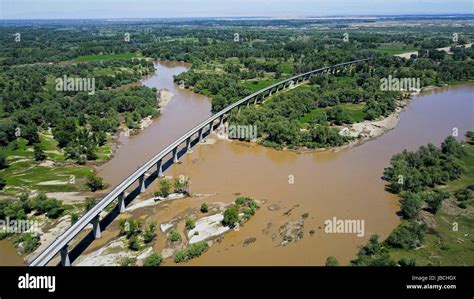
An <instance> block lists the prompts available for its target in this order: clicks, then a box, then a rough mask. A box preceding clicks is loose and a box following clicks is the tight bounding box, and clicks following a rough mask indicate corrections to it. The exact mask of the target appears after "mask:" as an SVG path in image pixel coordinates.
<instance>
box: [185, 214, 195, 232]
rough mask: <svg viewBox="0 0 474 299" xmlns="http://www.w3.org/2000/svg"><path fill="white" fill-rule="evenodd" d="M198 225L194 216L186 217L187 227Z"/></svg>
mask: <svg viewBox="0 0 474 299" xmlns="http://www.w3.org/2000/svg"><path fill="white" fill-rule="evenodd" d="M195 227H196V222H195V221H194V219H192V218H189V217H188V218H186V229H188V230H191V229H193V228H195Z"/></svg>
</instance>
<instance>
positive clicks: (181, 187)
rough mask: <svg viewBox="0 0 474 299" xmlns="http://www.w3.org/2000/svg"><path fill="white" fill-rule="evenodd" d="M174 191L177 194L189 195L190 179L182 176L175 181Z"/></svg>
mask: <svg viewBox="0 0 474 299" xmlns="http://www.w3.org/2000/svg"><path fill="white" fill-rule="evenodd" d="M174 191H175V192H177V193H183V194H188V193H189V178H186V177H184V176H180V177H178V178H176V179H175V180H174Z"/></svg>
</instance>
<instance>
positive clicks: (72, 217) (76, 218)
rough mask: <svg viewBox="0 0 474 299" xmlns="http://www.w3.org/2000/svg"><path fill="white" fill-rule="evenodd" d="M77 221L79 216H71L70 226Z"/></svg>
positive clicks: (74, 214)
mask: <svg viewBox="0 0 474 299" xmlns="http://www.w3.org/2000/svg"><path fill="white" fill-rule="evenodd" d="M77 220H79V216H78V215H77V214H76V213H73V214H71V224H74V223H76V222H77Z"/></svg>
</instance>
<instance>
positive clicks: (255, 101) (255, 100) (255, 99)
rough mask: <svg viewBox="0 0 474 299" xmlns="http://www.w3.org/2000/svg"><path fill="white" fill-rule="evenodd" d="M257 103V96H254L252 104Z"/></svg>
mask: <svg viewBox="0 0 474 299" xmlns="http://www.w3.org/2000/svg"><path fill="white" fill-rule="evenodd" d="M257 103H258V96H255V98H254V101H253V104H254V105H257Z"/></svg>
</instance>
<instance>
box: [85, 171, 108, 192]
mask: <svg viewBox="0 0 474 299" xmlns="http://www.w3.org/2000/svg"><path fill="white" fill-rule="evenodd" d="M87 187H88V188H89V190H91V191H92V192H95V191H97V190H102V189H104V188H105V183H104V180H103V179H102V178H100V177H98V176H95V175H93V174H91V175H89V176H88V177H87Z"/></svg>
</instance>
